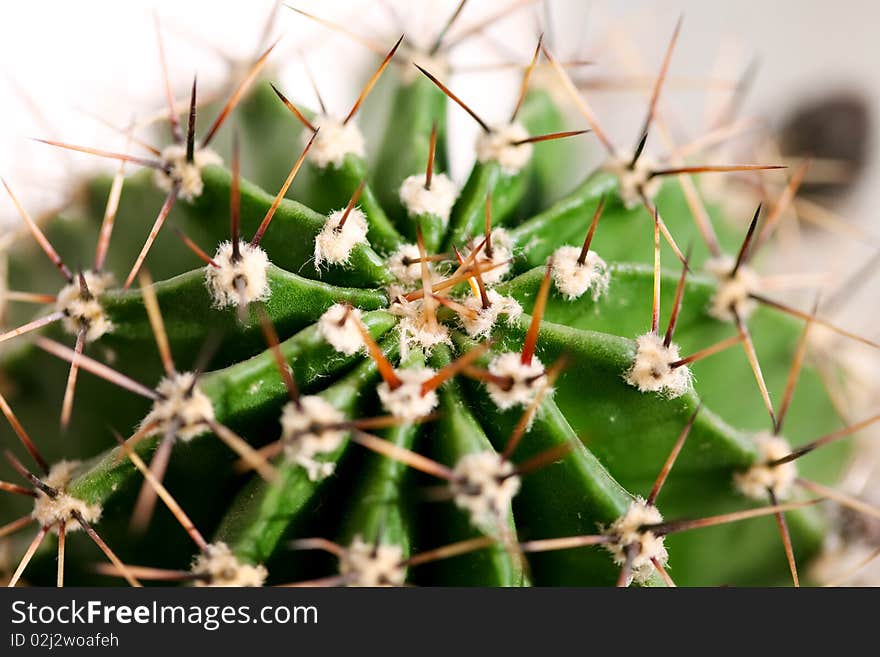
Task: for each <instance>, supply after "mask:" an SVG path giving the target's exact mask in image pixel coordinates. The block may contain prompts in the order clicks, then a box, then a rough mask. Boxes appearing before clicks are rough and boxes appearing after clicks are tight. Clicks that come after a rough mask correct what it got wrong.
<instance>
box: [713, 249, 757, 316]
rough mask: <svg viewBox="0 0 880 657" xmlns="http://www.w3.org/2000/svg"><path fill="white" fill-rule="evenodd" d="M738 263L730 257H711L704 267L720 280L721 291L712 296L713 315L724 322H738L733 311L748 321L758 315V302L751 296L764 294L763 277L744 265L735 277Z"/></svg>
mask: <svg viewBox="0 0 880 657" xmlns="http://www.w3.org/2000/svg"><path fill="white" fill-rule="evenodd" d="M735 264H736V260H735V259H734V258H733V257H732V256H729V255H726V254H725V255H720V256H716V257H714V258H710V259H709V260H707V261H706V264H705V265H703V268H704V269H705V270H706V271H707V272H708V273H709V274H711V275H712V276H714V277H715V278H716V279H717V281H718V290H717V291H716V292H715V294H714V295H713V296H712V300H711V301H710V305H709V310H708V312H709V314H710V315H711V316H712V317H714V318H715V319H718V320H721V321H723V322H733V321H735V320H736V317H735V316H734V314H733V312H732V311H731V308H733V309H735V310H736V313H737V315H739V316H740V318H741V319H743V320H746V319H748V318H749V316H750V315H751V314H752V313H753V312H754V310H755V308H756V307H757V305H758V303H757V302H756V301H755V300H754V299H752V298H751V297H750V296H749V295H750V294H751V293H753V292H760V291H761V277H760V276H758V274H757V273H756V272H755V270H754V269H752V268H751V267H749V266H747V265H740V267H739V269H737V271H736V276H731V275H730V272H731V271H733V266H734V265H735Z"/></svg>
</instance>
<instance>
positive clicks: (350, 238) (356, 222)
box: [315, 208, 368, 269]
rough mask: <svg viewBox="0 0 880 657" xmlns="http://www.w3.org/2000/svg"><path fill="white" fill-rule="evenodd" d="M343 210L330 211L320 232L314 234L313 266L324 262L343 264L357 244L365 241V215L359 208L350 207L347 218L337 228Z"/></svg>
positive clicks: (346, 261)
mask: <svg viewBox="0 0 880 657" xmlns="http://www.w3.org/2000/svg"><path fill="white" fill-rule="evenodd" d="M344 214H345V210H344V209H343V210H336V211H335V212H331V213H330V214H329V215H328V217H327V221H326V222H325V223H324V227H323V228H322V229H321V232H320V233H318V234H317V235H316V236H315V268H316V269H319V268H320V267H321V265H322V264H324V263H325V262H326V263H327V264H329V265H345V264H348V259H349V257H350V256H351V252H352V250H353V249H354V247H356V246H357V245H358V244H366V243H367V230H368V227H367V217H366V215H365V214H364V212H363V210H361V209H360V208H352V209H351V212H349V214H348V219H346V220H345V224H343V226H342V230H337V229H336V226H338V225H339V222H340V221H341V220H342V216H343V215H344Z"/></svg>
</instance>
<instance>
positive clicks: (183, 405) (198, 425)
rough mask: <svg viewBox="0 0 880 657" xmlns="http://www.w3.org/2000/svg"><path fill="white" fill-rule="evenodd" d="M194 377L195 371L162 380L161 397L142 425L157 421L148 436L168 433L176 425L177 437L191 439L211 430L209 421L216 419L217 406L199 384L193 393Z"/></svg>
mask: <svg viewBox="0 0 880 657" xmlns="http://www.w3.org/2000/svg"><path fill="white" fill-rule="evenodd" d="M194 377H195V375H194V374H193V373H192V372H178V373H175V374H174V375H172V376H168V377H165V378H163V379H162V380H161V381H159V385H158V386H156V392H158V393H159V394H160V395H161V398H160V399H157V400H156V401H154V402H153V408H151V409H150V412H149V413H147V416H146V417H145V418H144V419H143V420H142V421H141V426H142V427H145V426H147V425H150V424H153V423H154V422H155V423H156V426H155V428H153V429H152V430H151V431H150V432H149V433H148V434H147V435H150V436H156V435H165V434H166V433H167V432H168V431H169V430H170V429H171V428H172V427H174V426H175V425H176V427H177V429H176V431H175V432H174V435H175V437H176V438H178V439H179V440H182V441H184V442H189V441H190V440H192V439H193V438H195V437H196V436H200V435H202V434H203V433H207V432H208V426H207V422H208V421H210V420H213V419H214V406H213V404H212V403H211V400H210V399H209V398H208V396H207V395H206V394H205V393H203V392H202V391H201V390H200V389H199V386H198V385H196V386H195V387H193V388H192V392H189V390H190V386H192V383H193V379H194Z"/></svg>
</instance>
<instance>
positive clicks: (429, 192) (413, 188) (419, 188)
mask: <svg viewBox="0 0 880 657" xmlns="http://www.w3.org/2000/svg"><path fill="white" fill-rule="evenodd" d="M457 196H458V189H457V188H456V186H455V183H454V182H452V180H451V179H450V178H449V176H447V175H446V174H444V173H435V174H434V175H433V177H432V178H431V189H425V176H424V174H421V173H419V174H416V175H413V176H410V177H408V178H406V179H405V180H404V181H403V184H401V186H400V202H401V203H403V207H404V208H406V213H407V214H408V215H409V216H410V218H412V219H416V218H418V217H421V216H424V215H426V214H430V215H434V216H435V217H440V219H441V220H442V221H443V225H446V223H447V222H448V221H449V214H450V213H451V212H452V206H453V205H455V199H456V197H457Z"/></svg>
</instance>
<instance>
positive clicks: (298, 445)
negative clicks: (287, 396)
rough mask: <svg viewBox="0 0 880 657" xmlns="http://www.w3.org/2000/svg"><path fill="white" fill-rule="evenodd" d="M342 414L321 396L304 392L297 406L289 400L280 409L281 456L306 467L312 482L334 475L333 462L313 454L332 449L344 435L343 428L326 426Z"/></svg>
mask: <svg viewBox="0 0 880 657" xmlns="http://www.w3.org/2000/svg"><path fill="white" fill-rule="evenodd" d="M344 420H345V416H344V415H343V414H342V413H340V412H339V411H338V410H336V409H335V408H334V407H333V405H332V404H331V403H330V402H328V401H327V400H325V399H324V398H323V397H319V396H317V395H306V396H304V397H300V398H299V405H297V404H294V403H293V402H288V403H287V404H285V405H284V408H283V409H282V411H281V442H282V443H283V444H284V455H285V456H286V457H287V458H288V459H289V460H290V461H293V462H294V463H296V464H298V465H300V466H302V467H303V468H305V470H306V472H307V473H308V475H309V479H310V480H311V481H318V480H319V479H324V478H325V477H329V476H330V475H331V474H333V470H334V469H335V464H333V463H325V462H323V461H319V460H317V459H316V458H315V457H316V456H320V455H322V454H329V453H330V452H333V451H335V450H336V449H337V448H338V447H339V446H340V445H341V444H342V440H343V439H344V438H345V431H341V430H339V429H326V428H324V427H326V426H328V425H333V424H338V423H340V422H343V421H344Z"/></svg>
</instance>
